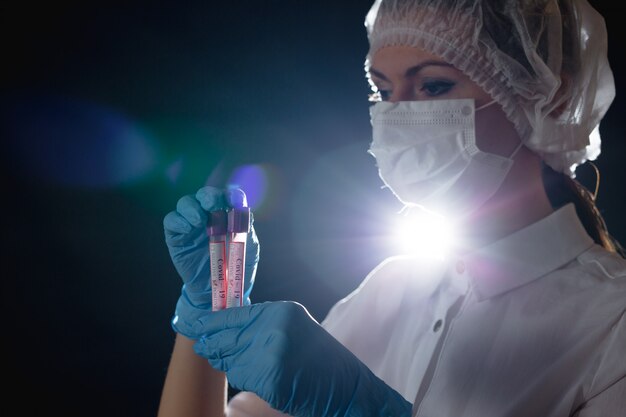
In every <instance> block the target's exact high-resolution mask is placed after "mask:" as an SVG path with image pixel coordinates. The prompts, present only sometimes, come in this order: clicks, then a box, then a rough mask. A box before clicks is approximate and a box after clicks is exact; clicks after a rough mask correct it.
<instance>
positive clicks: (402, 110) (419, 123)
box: [368, 99, 521, 217]
mask: <svg viewBox="0 0 626 417" xmlns="http://www.w3.org/2000/svg"><path fill="white" fill-rule="evenodd" d="M492 103H493V102H490V103H487V105H485V106H482V107H480V108H478V109H476V110H475V109H474V100H473V99H458V100H428V101H424V100H422V101H402V102H396V103H391V102H380V103H376V104H375V105H373V106H372V107H371V108H370V116H371V123H372V129H373V140H372V143H371V145H370V148H369V151H368V152H369V153H370V154H372V155H373V156H374V157H375V158H376V164H377V166H378V170H379V175H380V178H381V179H382V180H383V182H384V183H385V184H386V185H387V186H388V187H389V188H390V189H391V191H393V193H394V194H395V195H396V197H397V198H398V199H399V200H400V201H402V202H403V203H404V204H406V205H420V206H423V207H425V208H427V209H429V210H434V211H439V212H441V213H442V214H448V215H452V216H455V217H457V216H462V215H466V214H470V213H472V212H474V211H475V210H476V209H478V208H479V207H481V206H482V205H483V204H484V203H485V202H486V201H487V200H489V199H490V198H491V197H492V196H493V195H494V194H495V192H496V191H497V190H498V188H499V187H500V185H501V184H502V181H503V180H504V178H505V177H506V175H507V173H508V172H509V170H510V169H511V166H512V165H513V157H514V156H515V154H516V153H517V151H518V150H519V149H520V147H521V143H520V145H519V146H518V147H517V148H516V149H515V151H514V152H513V153H512V154H511V155H510V156H509V157H508V158H507V157H503V156H500V155H495V154H491V153H487V152H483V151H481V150H479V149H478V147H477V146H476V133H475V119H474V115H475V112H476V111H478V110H481V109H483V108H485V107H487V106H488V105H491V104H492Z"/></svg>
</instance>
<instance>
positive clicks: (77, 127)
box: [3, 96, 159, 188]
mask: <svg viewBox="0 0 626 417" xmlns="http://www.w3.org/2000/svg"><path fill="white" fill-rule="evenodd" d="M3 102H4V103H3V108H4V111H3V113H4V116H3V117H4V118H6V119H5V120H4V123H3V125H4V129H6V132H4V136H5V137H6V140H7V143H6V144H5V146H7V149H6V151H7V153H6V155H7V156H8V160H9V164H10V165H11V166H12V168H13V169H14V170H16V171H17V172H18V173H19V174H20V175H24V176H26V177H30V178H34V179H37V180H44V181H46V182H50V183H55V184H58V185H65V186H78V187H94V188H101V187H113V186H120V185H129V184H133V183H136V182H138V181H141V180H142V179H145V178H146V177H148V176H150V175H151V174H152V173H154V171H155V169H156V167H157V163H158V159H159V147H158V146H157V143H156V141H154V140H153V139H152V138H151V137H150V136H149V134H147V132H146V131H145V130H144V129H143V128H142V127H141V126H139V125H138V124H137V123H135V122H133V120H131V119H130V118H128V117H125V116H124V115H123V114H121V113H120V112H117V111H115V110H113V109H110V108H107V107H105V106H102V105H99V104H96V103H93V102H89V101H86V100H79V99H76V98H70V97H61V96H30V97H25V96H22V97H12V98H7V99H5V100H3Z"/></svg>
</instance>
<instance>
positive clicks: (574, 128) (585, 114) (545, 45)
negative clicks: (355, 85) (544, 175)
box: [365, 0, 615, 177]
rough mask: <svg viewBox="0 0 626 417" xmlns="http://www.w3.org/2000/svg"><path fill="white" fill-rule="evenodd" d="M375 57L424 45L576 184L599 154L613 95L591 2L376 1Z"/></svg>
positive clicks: (599, 20)
mask: <svg viewBox="0 0 626 417" xmlns="http://www.w3.org/2000/svg"><path fill="white" fill-rule="evenodd" d="M365 26H366V28H367V34H368V40H369V44H370V49H369V52H368V55H367V59H366V61H365V69H366V72H367V74H368V78H369V67H370V64H371V58H372V56H373V55H374V53H375V52H376V51H377V50H378V49H380V48H382V47H385V46H390V45H403V46H414V47H420V48H422V49H425V50H427V51H429V52H430V53H432V54H434V55H437V56H439V57H441V58H443V59H444V60H446V61H447V62H449V63H451V64H453V65H454V66H455V67H456V68H458V69H459V70H460V71H462V72H463V73H465V74H466V75H467V76H468V77H470V79H472V80H473V81H474V82H475V83H477V84H478V85H479V86H481V87H482V88H483V89H484V90H485V91H486V92H487V93H489V94H490V95H491V96H492V97H493V98H494V99H495V100H496V101H497V102H498V103H499V104H500V105H501V106H502V107H503V109H504V112H505V113H506V115H507V117H508V118H509V119H510V120H511V122H512V123H513V124H514V125H515V128H516V130H517V132H518V133H519V135H520V137H521V139H522V141H523V142H524V144H525V145H526V146H527V147H528V148H530V149H531V150H533V151H534V152H536V153H537V154H539V155H540V156H541V157H542V158H543V160H544V161H545V162H546V163H547V164H548V165H550V166H551V167H552V168H553V169H555V170H556V171H559V172H563V173H566V174H568V175H569V176H571V177H573V176H574V172H575V169H576V166H577V165H579V164H581V163H583V162H585V161H586V160H593V159H595V158H596V157H597V156H598V155H599V154H600V133H599V123H600V120H601V119H602V117H603V116H604V114H605V113H606V111H607V110H608V108H609V106H610V104H611V102H612V101H613V98H614V97H615V86H614V81H613V73H612V71H611V68H610V67H609V63H608V60H607V33H606V27H605V23H604V19H603V17H602V16H601V15H600V14H599V13H598V12H597V11H596V10H595V9H593V8H592V7H591V5H590V4H589V3H588V2H587V1H586V0H376V1H375V3H374V5H373V6H372V8H371V9H370V11H369V13H368V14H367V17H366V20H365Z"/></svg>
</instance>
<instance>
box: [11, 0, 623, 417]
mask: <svg viewBox="0 0 626 417" xmlns="http://www.w3.org/2000/svg"><path fill="white" fill-rule="evenodd" d="M87 3H89V4H85V3H81V4H70V3H66V4H44V5H39V6H34V5H20V6H16V5H10V6H3V10H2V31H3V36H2V39H3V49H2V50H3V56H4V59H3V62H4V64H3V67H4V68H3V69H4V71H3V72H4V74H5V75H4V76H3V78H2V81H3V82H2V91H1V93H2V95H1V97H0V99H1V100H0V106H1V108H2V130H1V131H2V164H1V169H2V176H1V177H0V178H1V180H0V181H2V183H1V185H2V190H3V191H4V193H3V194H4V198H3V199H2V201H3V203H2V215H1V217H0V218H1V220H2V262H1V265H2V282H3V291H2V309H3V310H2V311H3V318H4V337H3V343H2V345H3V350H4V352H5V356H4V357H5V362H6V365H5V369H4V370H3V375H4V376H5V378H4V380H5V381H6V382H7V383H8V389H5V392H6V393H7V394H8V395H6V401H5V407H6V409H10V407H11V406H15V407H18V408H17V409H18V410H20V411H19V413H20V414H26V413H27V412H28V413H35V412H38V413H41V412H46V411H50V410H57V411H59V412H62V413H63V414H64V415H67V416H70V415H90V416H98V415H103V416H104V415H116V416H150V415H155V413H156V409H157V406H158V400H159V395H160V390H161V387H162V383H163V378H164V375H165V370H166V367H167V363H168V359H169V354H170V351H171V348H172V342H173V332H172V331H171V329H170V326H169V319H170V317H171V313H172V311H173V307H174V304H175V301H176V298H177V296H178V291H179V288H180V280H179V278H178V277H177V275H176V273H175V271H174V269H173V267H172V265H171V263H170V261H169V258H168V254H167V250H166V247H165V244H164V243H163V232H162V223H161V222H162V218H163V216H164V215H165V214H166V213H167V212H168V211H170V210H172V209H173V208H174V207H175V204H176V201H177V200H178V198H179V197H181V196H182V195H184V194H189V193H193V192H195V191H196V190H197V189H198V188H199V187H201V186H203V185H204V184H223V183H226V182H229V181H231V182H232V181H234V182H237V181H240V182H241V183H242V184H244V185H245V186H246V187H248V189H247V191H248V190H249V195H250V197H251V202H252V203H254V204H255V206H254V207H255V213H256V215H257V216H256V223H255V224H256V228H257V232H258V234H259V237H260V239H261V250H262V254H261V263H260V265H259V272H258V275H257V283H256V285H255V289H254V292H253V300H254V301H265V300H278V299H291V300H296V301H299V302H301V303H303V304H304V305H305V306H306V307H307V308H308V309H309V310H310V312H311V313H312V314H313V316H314V317H316V318H317V319H322V318H323V317H324V315H325V314H326V312H327V311H328V309H329V308H330V306H331V305H332V304H333V303H334V302H335V301H337V300H338V299H339V298H341V297H343V296H344V295H346V294H347V293H348V292H349V291H351V290H352V289H353V288H354V287H355V286H356V285H357V284H358V283H359V281H360V280H361V279H362V278H363V277H364V275H365V274H366V273H367V272H368V271H369V270H370V269H371V268H372V267H373V266H374V265H376V264H377V263H378V262H379V261H380V260H382V259H383V258H384V257H385V256H387V255H389V254H391V253H392V249H391V248H390V247H389V246H388V244H387V243H388V241H387V238H386V237H387V234H388V232H389V230H388V224H387V223H386V220H385V219H386V218H387V217H389V216H390V215H392V214H393V213H394V212H395V211H397V210H398V209H399V205H398V204H397V203H396V202H395V200H394V199H393V198H392V197H391V195H390V193H389V192H387V191H386V190H382V189H380V181H379V179H378V177H377V175H376V172H375V170H374V165H373V160H371V158H370V157H369V156H368V155H366V153H365V150H366V148H367V144H368V141H369V134H370V133H369V121H368V112H367V108H368V103H367V101H366V94H367V93H368V88H367V84H366V82H365V79H364V76H363V75H364V73H363V58H364V56H365V53H366V49H367V43H366V38H365V30H364V27H363V18H364V15H365V13H366V12H367V10H368V8H369V6H370V2H369V1H356V0H351V1H341V2H339V1H326V0H325V1H317V2H290V1H283V0H267V1H258V2H245V4H244V2H211V3H218V4H217V5H212V4H209V3H210V2H198V1H196V2H187V3H186V4H184V5H181V4H175V3H174V2H145V3H142V2H138V1H131V2H126V3H125V4H122V3H119V4H107V5H98V4H94V3H92V2H87ZM592 3H593V4H594V5H595V6H596V7H597V8H598V9H599V10H600V11H601V12H602V13H603V14H605V16H606V18H607V26H608V30H609V36H610V38H609V39H611V42H610V44H609V51H610V59H611V63H612V67H613V69H614V73H615V76H616V83H617V98H616V101H615V103H614V105H613V106H612V108H611V109H610V111H609V114H608V115H607V117H606V119H605V121H604V122H603V124H602V125H601V132H602V135H603V153H602V155H601V156H600V158H599V159H598V161H597V165H598V167H599V168H600V172H601V173H602V180H601V187H600V194H599V199H598V205H599V206H600V208H601V210H602V211H603V213H604V215H605V217H606V220H607V223H608V225H609V227H610V229H611V230H612V232H613V234H614V235H615V236H616V237H618V238H619V239H620V240H621V241H626V223H625V221H624V220H623V218H622V213H624V211H625V210H626V202H625V201H624V196H625V194H624V191H623V189H624V188H623V187H624V185H623V183H624V181H626V172H625V170H624V165H623V161H622V158H623V156H624V155H625V154H626V153H625V151H626V141H625V140H624V121H623V117H622V113H623V110H624V98H623V91H624V86H623V84H622V82H623V81H622V79H623V78H622V77H621V74H622V72H623V70H624V63H623V60H622V57H621V55H620V54H621V51H620V44H621V40H622V37H620V35H619V34H618V32H619V30H620V28H619V25H620V24H622V21H621V20H620V17H619V16H620V13H618V8H617V6H616V5H611V4H610V2H609V1H602V2H600V1H594V2H592ZM579 178H580V179H581V181H583V182H584V183H586V184H588V185H589V186H593V184H594V180H595V178H594V176H593V173H592V171H591V170H590V169H589V168H586V167H581V169H580V171H579ZM254 179H256V181H257V182H259V181H260V183H257V184H256V185H255V184H254V181H253V180H254ZM17 394H20V395H22V394H23V395H24V396H23V397H21V396H20V398H18V395H17Z"/></svg>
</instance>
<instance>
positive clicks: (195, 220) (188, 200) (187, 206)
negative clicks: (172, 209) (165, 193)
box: [176, 195, 207, 227]
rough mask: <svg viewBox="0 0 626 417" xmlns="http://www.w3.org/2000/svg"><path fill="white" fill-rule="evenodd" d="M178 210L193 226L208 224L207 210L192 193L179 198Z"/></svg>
mask: <svg viewBox="0 0 626 417" xmlns="http://www.w3.org/2000/svg"><path fill="white" fill-rule="evenodd" d="M176 211H177V212H178V213H179V214H180V215H181V216H183V217H184V218H185V220H187V221H188V222H189V224H191V225H192V226H193V227H204V226H205V225H206V221H207V215H206V212H205V211H204V210H203V209H202V207H201V206H200V202H199V201H198V200H196V199H195V198H194V197H193V196H191V195H186V196H183V197H181V199H180V200H178V202H177V203H176Z"/></svg>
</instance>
